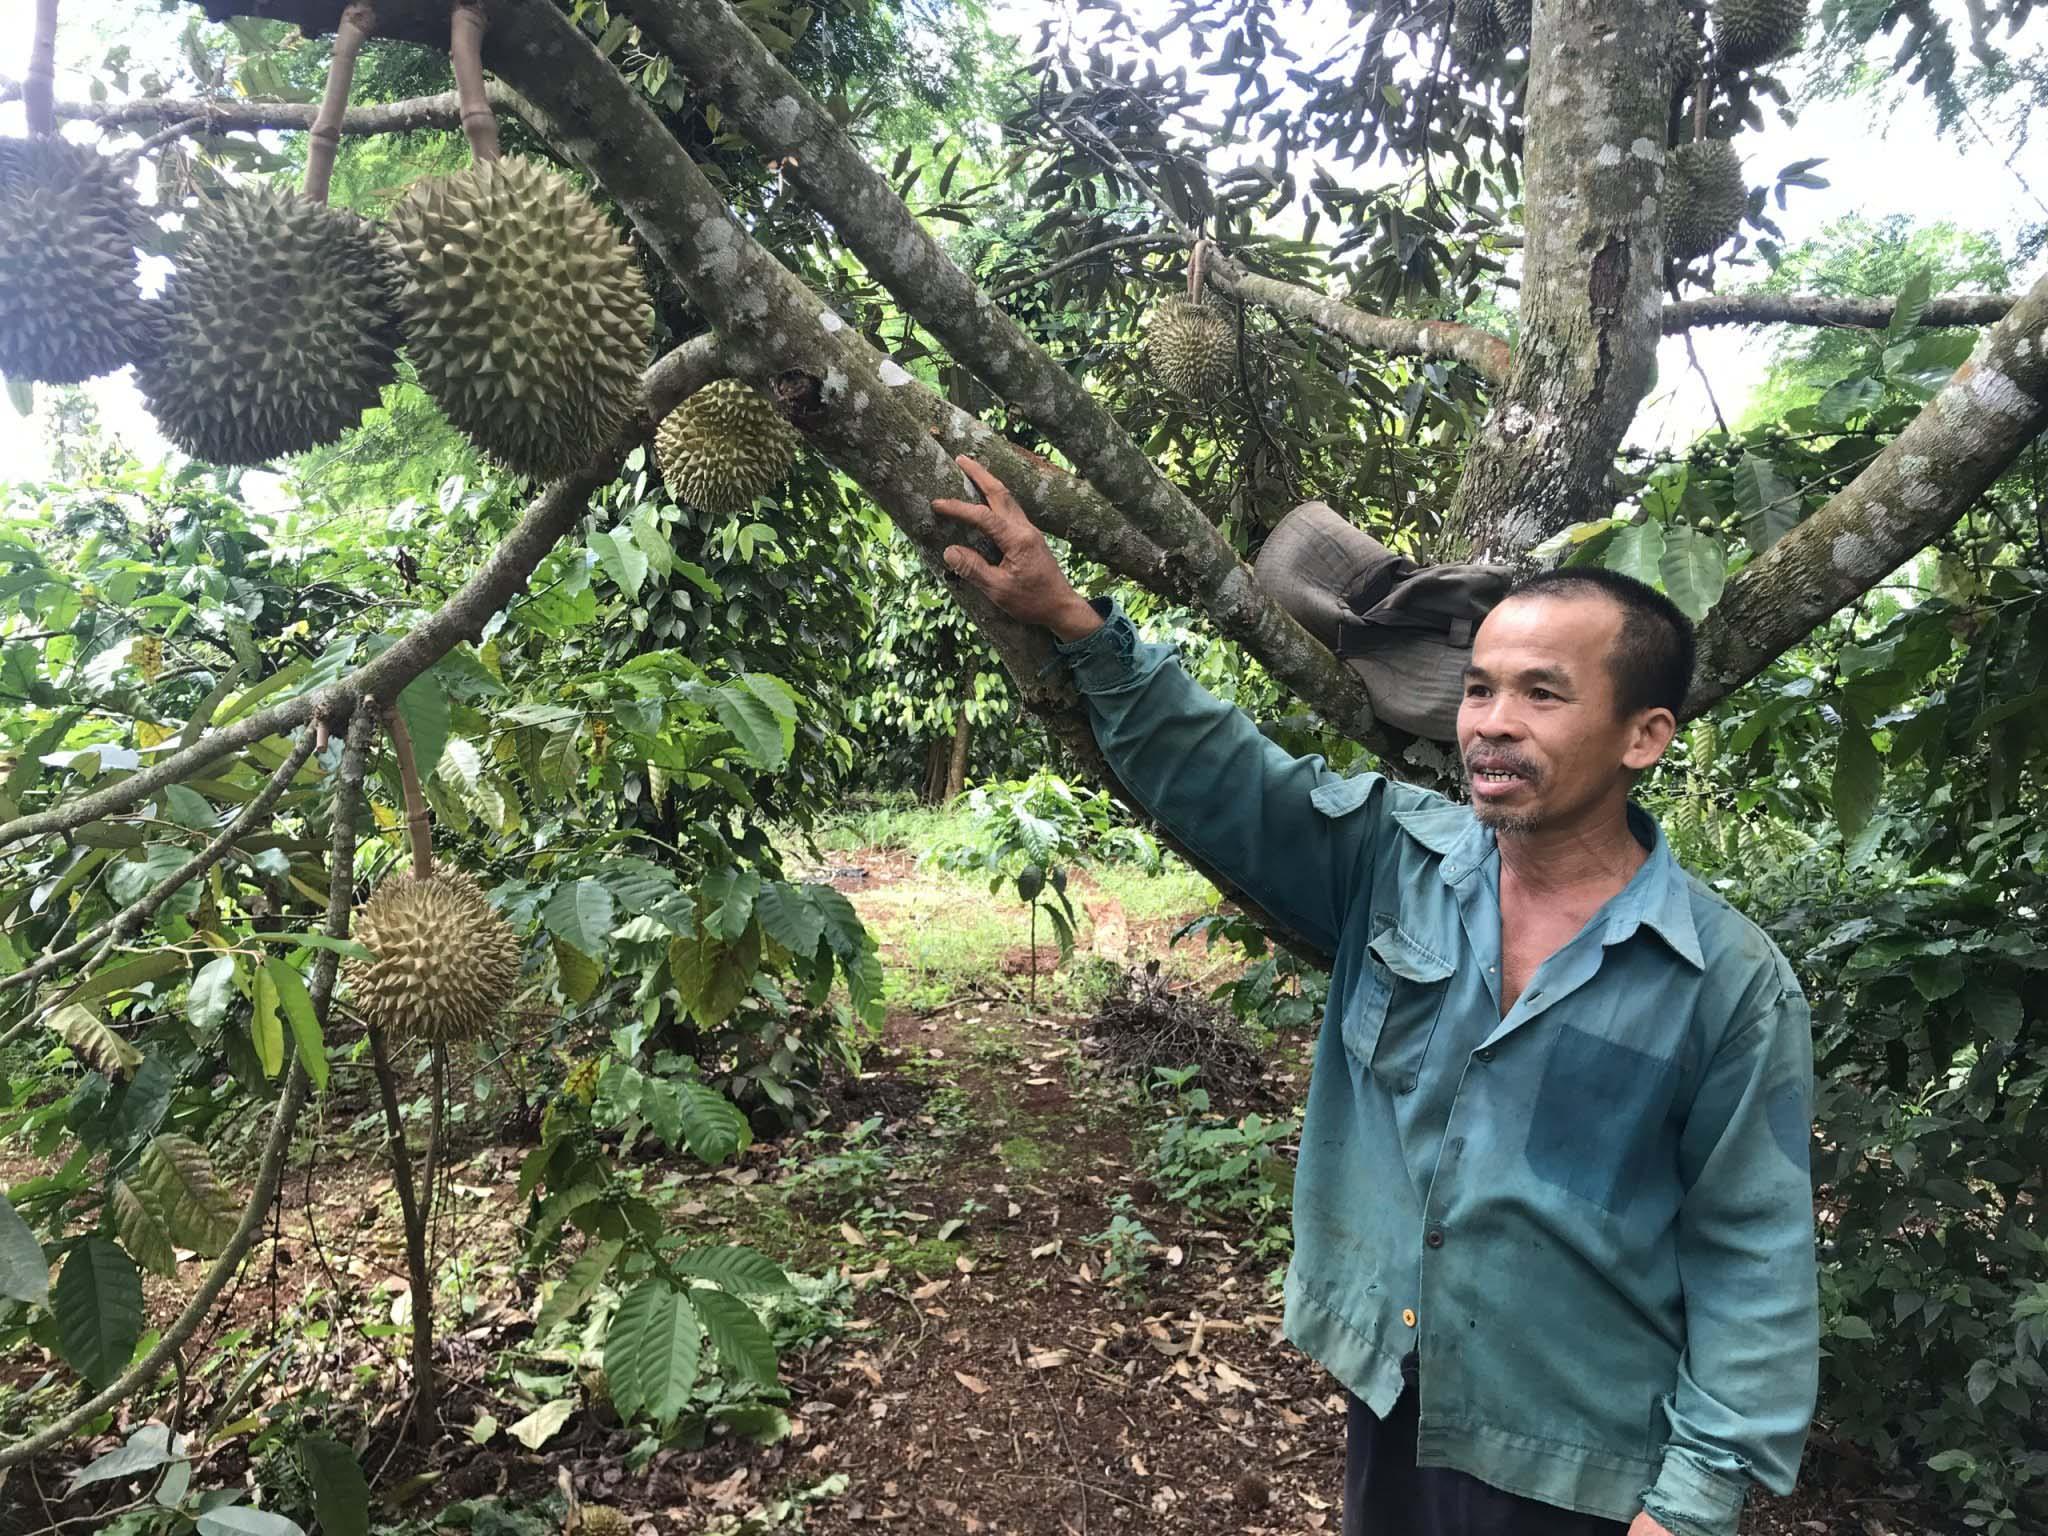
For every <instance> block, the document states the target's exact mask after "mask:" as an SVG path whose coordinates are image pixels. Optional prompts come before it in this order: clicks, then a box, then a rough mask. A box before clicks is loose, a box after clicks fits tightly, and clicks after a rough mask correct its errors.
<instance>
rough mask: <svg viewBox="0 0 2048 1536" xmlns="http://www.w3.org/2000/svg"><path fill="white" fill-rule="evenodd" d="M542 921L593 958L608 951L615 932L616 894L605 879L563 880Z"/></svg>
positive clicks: (557, 936) (556, 889)
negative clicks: (613, 914) (613, 915)
mask: <svg viewBox="0 0 2048 1536" xmlns="http://www.w3.org/2000/svg"><path fill="white" fill-rule="evenodd" d="M541 921H542V922H544V923H546V924H547V929H548V932H549V933H552V934H553V935H554V936H555V937H556V938H558V939H561V940H562V941H564V942H565V943H569V944H573V945H575V946H576V947H577V948H578V949H580V950H582V951H583V953H584V954H586V955H589V956H591V957H592V958H593V959H595V958H597V957H600V956H602V955H603V954H604V952H605V945H606V940H607V939H608V938H609V937H610V935H611V931H612V893H611V892H610V891H609V890H607V889H606V888H605V884H604V882H603V881H601V880H591V879H580V880H568V881H563V882H561V883H559V884H557V885H556V886H555V891H554V894H553V895H552V896H550V897H549V898H548V904H547V907H546V909H545V910H544V911H543V912H542V913H541Z"/></svg>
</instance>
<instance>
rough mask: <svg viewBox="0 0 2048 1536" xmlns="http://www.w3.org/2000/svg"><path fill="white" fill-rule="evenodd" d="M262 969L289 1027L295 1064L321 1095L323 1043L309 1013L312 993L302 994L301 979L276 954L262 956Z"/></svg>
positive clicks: (317, 1020)
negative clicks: (296, 1058) (296, 1050)
mask: <svg viewBox="0 0 2048 1536" xmlns="http://www.w3.org/2000/svg"><path fill="white" fill-rule="evenodd" d="M263 969H264V970H265V971H266V972H267V973H268V974H269V976H270V984H271V986H272V987H273V988H274V989H275V990H276V992H277V997H278V1001H279V1002H280V1003H281V1004H282V1005H283V1008H284V1017H285V1022H286V1023H287V1024H288V1025H290V1026H291V1032H292V1039H293V1040H294V1041H295V1042H296V1043H297V1044H298V1047H299V1061H300V1063H301V1064H302V1065H303V1066H304V1067H305V1069H306V1076H308V1077H310V1078H311V1079H313V1087H314V1089H315V1090H316V1091H317V1092H321V1093H325V1092H326V1091H327V1044H326V1041H325V1040H324V1038H323V1037H322V1035H321V1031H320V1016H319V1015H318V1014H317V1013H315V1012H314V1011H313V998H312V994H310V993H309V992H307V991H306V982H305V979H304V978H303V977H302V976H300V975H299V973H298V972H297V971H295V970H293V969H292V968H291V967H290V966H289V965H287V964H286V963H285V962H284V960H283V959H281V958H280V957H279V956H277V955H268V956H266V957H265V958H264V961H263Z"/></svg>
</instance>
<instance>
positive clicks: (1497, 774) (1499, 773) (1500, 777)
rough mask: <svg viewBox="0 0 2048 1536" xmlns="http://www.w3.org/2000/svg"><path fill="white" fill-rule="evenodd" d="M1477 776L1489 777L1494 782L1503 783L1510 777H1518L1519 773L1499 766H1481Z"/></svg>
mask: <svg viewBox="0 0 2048 1536" xmlns="http://www.w3.org/2000/svg"><path fill="white" fill-rule="evenodd" d="M1479 777H1481V778H1482V779H1491V780H1492V781H1493V782H1494V783H1496V784H1505V783H1507V782H1508V781H1509V780H1510V779H1519V778H1520V777H1521V775H1520V774H1519V773H1509V772H1507V771H1506V770H1505V769H1500V768H1482V769H1480V770H1479Z"/></svg>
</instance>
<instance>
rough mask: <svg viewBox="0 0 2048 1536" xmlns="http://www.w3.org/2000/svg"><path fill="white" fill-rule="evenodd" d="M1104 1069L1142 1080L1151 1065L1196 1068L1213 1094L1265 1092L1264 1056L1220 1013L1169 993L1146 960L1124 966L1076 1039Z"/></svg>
mask: <svg viewBox="0 0 2048 1536" xmlns="http://www.w3.org/2000/svg"><path fill="white" fill-rule="evenodd" d="M1081 1048H1082V1050H1083V1051H1084V1052H1086V1053H1087V1054H1088V1055H1090V1056H1092V1057H1094V1058H1095V1059H1096V1060H1097V1061H1099V1062H1101V1063H1102V1064H1103V1066H1105V1067H1106V1068H1108V1070H1110V1071H1112V1072H1115V1073H1118V1074H1121V1075H1128V1076H1133V1077H1136V1078H1137V1079H1138V1080H1139V1081H1140V1082H1145V1083H1149V1082H1151V1080H1152V1073H1153V1070H1154V1069H1155V1068H1159V1067H1200V1068H1201V1069H1202V1070H1201V1076H1200V1077H1198V1078H1197V1079H1196V1082H1197V1083H1199V1084H1200V1085H1201V1086H1202V1087H1204V1088H1206V1089H1208V1090H1209V1093H1210V1096H1211V1097H1212V1098H1214V1099H1217V1100H1221V1101H1225V1102H1230V1103H1241V1102H1244V1101H1246V1100H1252V1099H1266V1098H1270V1097H1271V1093H1270V1091H1269V1090H1268V1089H1267V1087H1266V1082H1265V1079H1266V1062H1265V1057H1264V1055H1263V1054H1262V1053H1261V1052H1260V1050H1259V1048H1258V1047H1257V1046H1256V1045H1254V1044H1253V1043H1252V1041H1251V1039H1250V1038H1249V1037H1248V1036H1247V1035H1246V1033H1245V1030H1244V1026H1243V1025H1242V1024H1240V1023H1239V1022H1238V1020H1237V1019H1236V1017H1235V1016H1234V1015H1232V1014H1231V1013H1230V1012H1229V1011H1228V1010H1226V1009H1224V1008H1222V1007H1220V1006H1218V1005H1217V1004H1215V1003H1212V1002H1209V1001H1208V1000H1206V999H1204V998H1201V997H1198V996H1196V995H1194V994H1192V993H1189V992H1182V991H1176V990H1174V988H1173V987H1172V985H1171V984H1170V983H1169V982H1168V981H1167V980H1166V978H1165V977H1163V976H1161V975H1160V973H1159V962H1158V961H1156V960H1154V961H1151V962H1150V963H1148V964H1147V965H1146V966H1145V967H1144V968H1143V969H1128V970H1126V971H1125V972H1124V973H1123V976H1122V978H1121V981H1120V983H1119V985H1118V987H1117V989H1116V990H1115V991H1113V992H1112V993H1110V995H1109V996H1108V997H1107V998H1106V999H1105V1000H1104V1001H1103V1004H1102V1006H1101V1007H1100V1008H1099V1009H1098V1010H1096V1014H1095V1017H1094V1018H1093V1019H1092V1020H1090V1021H1089V1033H1088V1037H1087V1038H1086V1039H1084V1040H1083V1041H1082V1043H1081Z"/></svg>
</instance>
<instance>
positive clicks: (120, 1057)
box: [50, 1003, 142, 1077]
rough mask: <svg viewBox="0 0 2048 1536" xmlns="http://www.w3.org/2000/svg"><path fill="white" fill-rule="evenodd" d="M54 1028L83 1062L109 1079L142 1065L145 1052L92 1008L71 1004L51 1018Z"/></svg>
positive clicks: (124, 1074)
mask: <svg viewBox="0 0 2048 1536" xmlns="http://www.w3.org/2000/svg"><path fill="white" fill-rule="evenodd" d="M50 1028H51V1029H53V1030H54V1031H56V1033H57V1036H58V1038H59V1039H61V1040H62V1041H63V1042H64V1043H65V1044H66V1045H68V1046H70V1047H71V1051H72V1054H73V1055H75V1056H77V1057H78V1059H79V1060H80V1061H82V1062H84V1063H85V1064H86V1065H87V1066H89V1067H91V1068H92V1069H93V1070H94V1071H97V1072H104V1073H105V1074H106V1075H107V1076H108V1077H126V1076H127V1075H128V1074H129V1073H130V1072H133V1071H134V1070H135V1069H136V1068H137V1067H139V1066H141V1065H142V1052H140V1051H138V1050H137V1049H135V1047H134V1046H132V1045H130V1044H129V1043H128V1042H127V1041H126V1040H123V1039H122V1038H121V1037H120V1036H119V1035H117V1034H115V1033H114V1031H113V1029H112V1028H111V1027H110V1026H109V1025H108V1024H107V1022H106V1020H104V1019H102V1018H101V1017H100V1016H99V1015H98V1014H96V1013H94V1012H93V1011H92V1010H91V1009H90V1008H81V1007H80V1006H79V1005H78V1004H76V1003H69V1004H67V1005H65V1006H64V1007H62V1008H59V1009H58V1010H57V1011H56V1012H55V1013H53V1014H52V1015H50Z"/></svg>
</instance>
